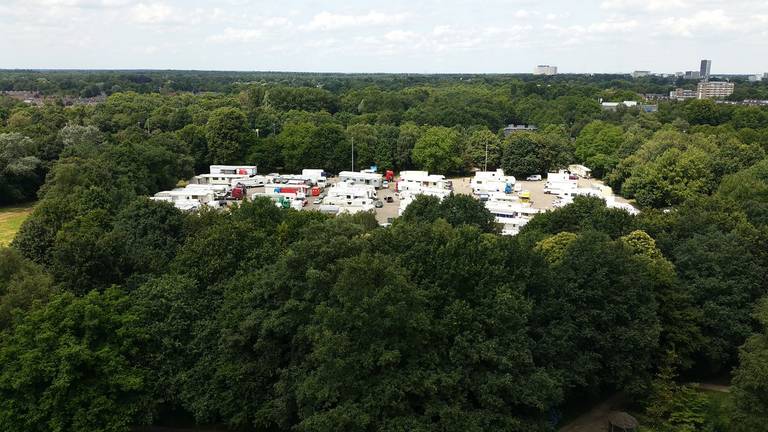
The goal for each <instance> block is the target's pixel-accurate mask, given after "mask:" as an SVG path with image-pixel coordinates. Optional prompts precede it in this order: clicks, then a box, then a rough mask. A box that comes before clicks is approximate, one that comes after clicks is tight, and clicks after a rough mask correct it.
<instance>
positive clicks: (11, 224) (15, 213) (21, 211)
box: [0, 203, 35, 247]
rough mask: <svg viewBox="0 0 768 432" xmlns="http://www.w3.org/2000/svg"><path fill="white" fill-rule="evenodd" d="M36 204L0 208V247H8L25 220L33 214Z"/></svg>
mask: <svg viewBox="0 0 768 432" xmlns="http://www.w3.org/2000/svg"><path fill="white" fill-rule="evenodd" d="M34 206H35V203H29V204H22V205H16V206H9V207H0V247H3V246H8V245H9V244H10V243H11V240H13V236H14V235H16V231H18V230H19V227H21V223H22V222H24V219H26V218H27V216H29V214H30V213H32V209H33V208H34Z"/></svg>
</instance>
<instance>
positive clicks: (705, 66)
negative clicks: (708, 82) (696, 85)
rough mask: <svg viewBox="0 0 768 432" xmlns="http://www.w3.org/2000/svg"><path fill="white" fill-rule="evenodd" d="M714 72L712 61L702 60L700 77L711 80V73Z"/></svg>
mask: <svg viewBox="0 0 768 432" xmlns="http://www.w3.org/2000/svg"><path fill="white" fill-rule="evenodd" d="M711 70H712V60H702V61H701V67H700V68H699V75H700V76H701V78H702V79H709V73H710V72H711Z"/></svg>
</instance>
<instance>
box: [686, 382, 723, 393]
mask: <svg viewBox="0 0 768 432" xmlns="http://www.w3.org/2000/svg"><path fill="white" fill-rule="evenodd" d="M691 384H692V385H693V386H695V387H698V388H699V389H701V390H708V391H714V392H720V393H730V392H731V386H727V385H722V384H711V383H691Z"/></svg>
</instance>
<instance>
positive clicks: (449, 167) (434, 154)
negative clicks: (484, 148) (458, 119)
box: [413, 126, 461, 174]
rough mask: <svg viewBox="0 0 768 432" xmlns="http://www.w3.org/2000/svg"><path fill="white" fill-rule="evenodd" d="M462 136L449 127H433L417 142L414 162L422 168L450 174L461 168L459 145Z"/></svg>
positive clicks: (414, 149) (414, 150)
mask: <svg viewBox="0 0 768 432" xmlns="http://www.w3.org/2000/svg"><path fill="white" fill-rule="evenodd" d="M460 137H461V135H460V134H459V133H458V132H457V131H456V130H454V129H450V128H447V127H441V126H438V127H431V128H429V129H427V130H426V131H425V132H424V134H423V135H422V136H421V137H420V138H419V139H418V141H416V145H415V146H414V148H413V162H414V163H415V164H416V165H417V166H418V167H420V168H422V169H424V170H426V171H430V172H433V173H439V174H449V173H452V172H456V171H458V170H459V169H460V168H461V158H460V157H459V144H460Z"/></svg>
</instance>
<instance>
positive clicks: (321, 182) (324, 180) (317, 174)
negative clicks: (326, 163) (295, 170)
mask: <svg viewBox="0 0 768 432" xmlns="http://www.w3.org/2000/svg"><path fill="white" fill-rule="evenodd" d="M301 176H302V177H304V178H307V179H309V180H310V181H312V184H313V185H315V186H320V187H325V186H326V185H327V184H328V175H327V174H326V173H325V171H323V170H321V169H303V170H301Z"/></svg>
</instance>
